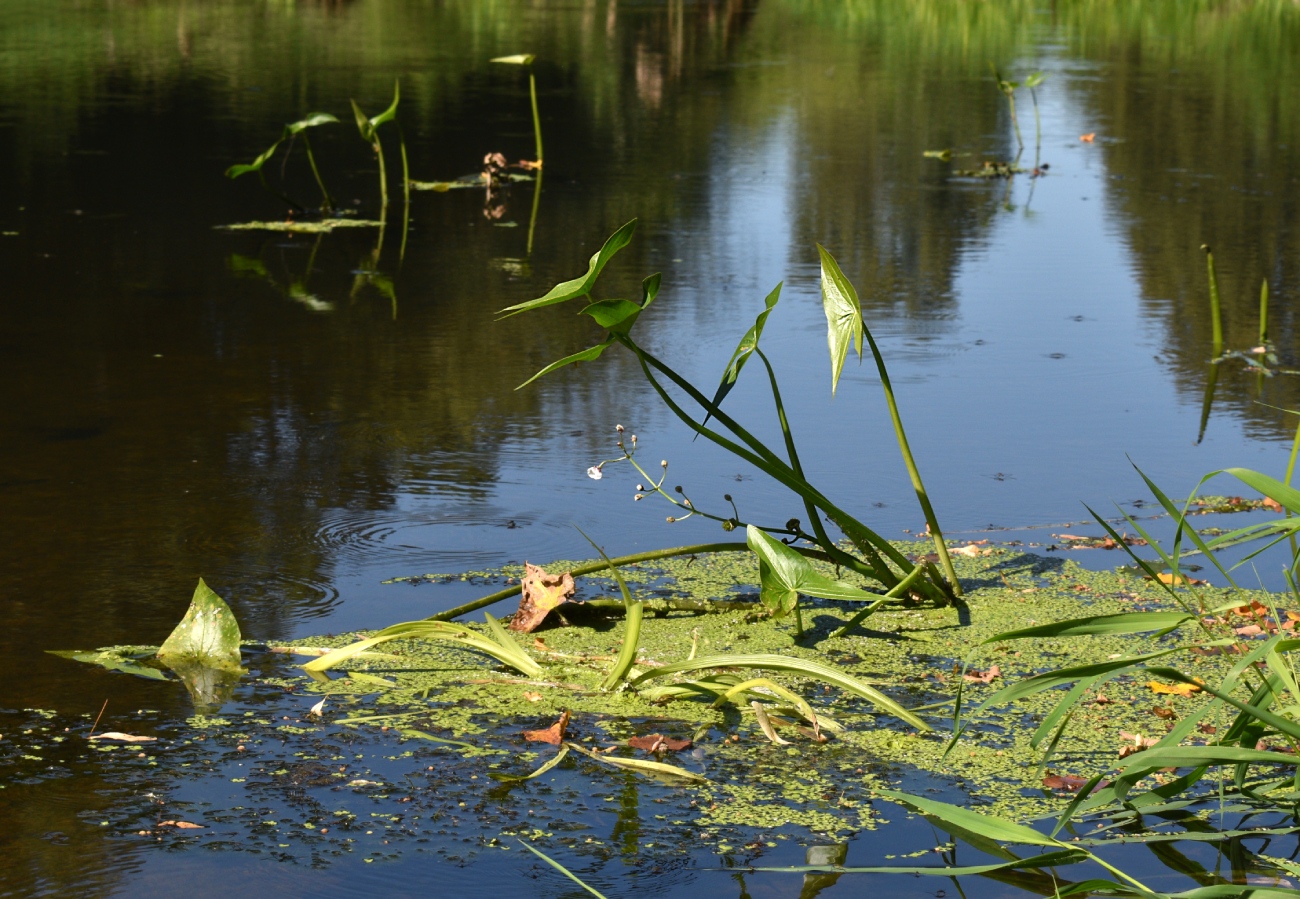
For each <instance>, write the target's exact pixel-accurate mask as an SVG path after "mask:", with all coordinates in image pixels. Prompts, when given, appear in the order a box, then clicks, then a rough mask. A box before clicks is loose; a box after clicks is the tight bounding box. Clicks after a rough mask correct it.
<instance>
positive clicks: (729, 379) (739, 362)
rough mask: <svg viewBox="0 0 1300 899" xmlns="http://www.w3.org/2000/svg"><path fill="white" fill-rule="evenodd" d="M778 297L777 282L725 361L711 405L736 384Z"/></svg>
mask: <svg viewBox="0 0 1300 899" xmlns="http://www.w3.org/2000/svg"><path fill="white" fill-rule="evenodd" d="M781 283H782V284H783V283H785V282H781ZM780 298H781V284H777V285H776V287H774V288H772V292H771V293H769V294H768V295H767V299H765V300H764V301H763V302H764V303H765V304H766V305H767V308H765V309H764V310H763V311H762V312H760V313H759V314H758V318H756V319H754V324H753V325H751V326H750V328H749V330H748V331H746V332H745V336H744V337H742V338H740V344H739V345H738V346H737V347H736V351H735V352H734V353H732V354H731V359H730V360H729V361H728V362H727V368H726V370H725V371H723V373H722V383H720V384H719V385H718V392H717V393H715V394H714V395H713V405H715V406H718V405H721V404H722V400H723V399H724V398H725V397H726V396H727V394H728V393H730V392H731V388H732V387H734V386H735V385H736V379H737V378H739V377H740V370H741V369H742V368H744V367H745V363H746V362H748V361H749V357H750V356H751V355H753V353H754V350H755V349H757V348H758V340H759V338H760V337H762V336H763V326H764V325H766V324H767V317H768V315H770V314H771V312H772V310H773V309H774V308H776V304H777V301H778V300H780ZM704 420H705V422H707V421H708V417H707V416H706V417H705V419H704Z"/></svg>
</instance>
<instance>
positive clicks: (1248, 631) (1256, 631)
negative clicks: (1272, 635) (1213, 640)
mask: <svg viewBox="0 0 1300 899" xmlns="http://www.w3.org/2000/svg"><path fill="white" fill-rule="evenodd" d="M1232 630H1233V633H1235V634H1236V635H1237V636H1239V637H1258V636H1259V635H1261V634H1262V633H1264V629H1263V628H1262V627H1260V626H1259V625H1258V624H1246V625H1243V626H1241V627H1234V628H1233V629H1232Z"/></svg>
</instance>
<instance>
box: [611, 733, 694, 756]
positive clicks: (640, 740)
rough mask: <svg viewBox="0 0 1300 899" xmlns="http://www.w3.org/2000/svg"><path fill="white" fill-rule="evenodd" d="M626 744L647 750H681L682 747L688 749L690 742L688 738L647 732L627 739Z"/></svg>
mask: <svg viewBox="0 0 1300 899" xmlns="http://www.w3.org/2000/svg"><path fill="white" fill-rule="evenodd" d="M627 745H629V746H631V747H632V748H633V749H644V750H646V751H647V752H665V751H666V752H681V751H682V750H683V749H690V748H691V745H692V744H691V741H690V740H677V739H674V738H672V737H665V736H664V735H663V734H647V735H646V736H644V737H632V738H631V739H630V740H628V741H627Z"/></svg>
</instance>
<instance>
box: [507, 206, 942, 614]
mask: <svg viewBox="0 0 1300 899" xmlns="http://www.w3.org/2000/svg"><path fill="white" fill-rule="evenodd" d="M635 228H636V221H635V220H633V221H631V222H628V223H627V224H626V225H624V226H623V227H622V228H620V229H618V231H616V232H615V233H614V234H613V235H611V236H610V238H609V239H608V240H606V241H605V244H604V246H602V247H601V249H600V250H599V251H598V252H597V253H596V254H595V255H593V256H592V257H591V259H590V261H589V263H588V269H587V272H586V274H584V275H582V276H580V277H577V278H574V279H572V280H570V281H565V282H563V283H561V284H558V285H556V286H555V287H554V288H552V289H551V290H550V291H549V292H548V293H546V294H545V295H544V296H542V297H539V298H537V299H535V300H530V301H528V302H526V303H520V304H517V305H515V306H511V307H508V308H506V309H503V310H502V311H501V317H503V318H504V317H508V316H512V315H517V314H519V313H522V312H530V311H533V310H536V309H539V308H542V307H545V306H551V305H555V304H558V303H563V302H567V301H569V300H574V299H583V300H586V301H587V305H586V306H585V308H584V309H583V310H582V311H583V313H584V314H586V315H589V316H590V317H591V318H592V319H593V320H594V321H595V322H596V323H597V324H598V325H600V326H601V327H602V328H604V329H605V330H606V335H607V336H606V338H605V340H603V341H602V342H601V343H599V344H597V345H596V346H593V347H590V348H588V349H586V350H582V351H580V352H578V353H574V354H573V355H571V356H567V357H565V358H563V359H559V360H557V361H555V362H553V363H551V364H550V365H548V366H546V367H545V368H544V369H542V370H541V371H540V372H538V373H537V374H536V375H534V376H533V377H532V378H530V379H529V380H528V381H526V382H525V384H524V385H520V386H525V385H527V384H529V383H531V382H532V381H534V380H536V379H537V378H540V377H542V376H544V375H547V374H550V373H552V372H554V371H556V370H558V369H560V368H563V367H565V366H567V365H570V364H572V363H574V362H580V361H594V360H595V359H597V358H599V356H600V355H601V354H602V353H604V351H605V350H606V349H608V348H609V347H611V346H613V345H614V344H619V345H621V346H623V347H625V348H626V349H628V350H629V351H630V352H632V353H633V354H634V355H635V357H636V359H637V361H638V362H639V363H640V365H641V370H642V373H643V374H644V376H645V377H646V380H647V381H649V383H650V385H651V386H652V387H653V388H654V390H655V392H656V393H658V394H659V396H660V398H661V399H662V400H663V401H664V403H665V404H666V405H667V406H668V407H669V409H671V410H672V412H673V413H674V414H675V415H677V416H678V418H680V419H681V420H682V421H683V422H684V423H686V424H687V426H688V427H690V428H691V429H692V430H693V431H695V432H696V434H698V435H701V436H703V437H705V438H706V439H708V440H710V441H712V442H714V443H716V444H718V445H719V446H721V447H723V448H724V449H727V450H728V451H730V452H732V453H733V454H735V455H736V456H738V457H739V458H741V459H744V460H745V461H747V462H749V463H750V464H752V465H754V466H755V467H756V468H758V469H759V470H760V471H763V472H764V473H765V474H767V475H769V476H771V477H772V478H773V479H775V480H776V481H777V482H778V483H780V484H782V485H784V486H785V487H787V488H788V489H789V490H791V491H792V492H793V493H794V494H795V495H796V496H797V497H798V498H799V499H800V500H801V502H802V504H803V508H804V512H805V514H806V515H807V520H808V524H809V529H810V530H805V529H804V527H803V526H802V523H801V522H800V521H798V520H797V519H791V520H789V521H787V522H786V523H785V524H784V525H775V524H769V525H764V526H751V525H750V524H749V523H747V522H743V521H741V520H740V518H739V516H738V515H736V514H731V515H717V514H713V513H708V512H705V511H704V510H702V509H700V508H699V507H697V506H696V505H695V504H694V503H692V502H691V501H690V500H689V499H688V498H685V495H684V493H683V491H682V490H681V489H680V488H676V490H675V492H677V493H678V494H680V495H682V496H683V497H684V498H683V500H681V501H677V500H675V499H673V498H672V497H671V496H670V495H669V494H668V493H667V491H664V490H663V485H662V478H661V479H660V481H659V483H657V484H655V491H656V492H658V493H660V494H661V495H663V496H665V497H667V498H669V500H670V501H672V502H674V504H676V505H678V506H679V507H680V508H683V509H685V510H686V511H687V516H689V515H702V516H704V517H706V518H713V519H714V520H717V521H718V522H719V523H721V524H722V526H723V527H724V529H726V530H733V529H735V528H736V527H740V526H742V525H744V526H746V533H747V537H748V539H747V541H746V542H747V544H748V546H749V547H750V549H751V550H752V551H754V552H755V553H756V554H758V555H759V558H760V566H759V573H760V579H761V582H762V586H763V593H762V596H763V600H764V602H765V603H766V604H767V605H768V607H769V608H770V609H771V610H772V611H773V613H774V614H777V615H784V614H789V613H791V612H793V613H794V614H795V615H796V623H797V625H798V624H799V623H800V618H799V617H798V615H799V612H798V609H799V606H798V595H799V593H800V592H802V593H805V594H807V595H814V596H822V597H824V598H828V599H841V600H843V599H849V598H850V597H851V598H853V599H857V600H870V601H875V600H878V599H880V596H879V595H878V594H870V593H866V592H865V591H862V590H860V589H858V588H854V587H851V586H850V585H847V584H843V583H842V582H838V581H836V582H827V581H828V579H826V578H824V577H823V576H821V575H819V574H817V573H816V572H815V571H814V569H813V568H812V566H811V565H810V563H809V562H808V560H807V559H806V558H805V557H804V556H803V555H802V554H801V553H798V552H794V551H792V550H791V549H790V547H788V546H784V545H782V546H781V549H780V550H777V549H776V548H775V545H776V544H777V543H778V541H775V540H772V539H771V538H770V537H769V536H768V535H770V534H775V535H778V536H780V537H782V538H783V539H784V540H787V541H788V542H790V543H794V542H800V541H802V542H806V543H809V544H811V545H812V548H813V551H814V552H815V553H816V555H817V557H820V558H825V559H827V560H829V561H831V562H833V563H834V564H836V565H837V566H840V567H842V568H845V569H848V570H850V571H853V572H855V573H857V574H859V575H862V576H864V577H867V578H869V579H871V580H874V581H876V582H878V583H879V584H881V585H882V586H883V587H884V588H885V590H890V589H892V588H895V587H897V586H898V585H899V584H900V583H901V582H902V581H903V580H904V579H905V578H907V577H908V575H909V574H911V573H912V572H913V570H914V568H915V567H916V566H914V565H913V564H912V563H911V562H909V561H908V560H907V558H906V557H905V556H903V554H902V553H901V552H899V550H898V549H897V548H896V547H894V546H893V544H891V543H890V542H889V541H887V540H885V539H884V538H883V537H881V536H880V535H879V534H877V533H876V532H874V531H873V530H871V529H870V528H868V527H867V526H866V525H865V524H863V523H862V522H860V521H859V520H858V519H856V518H854V517H853V516H852V515H850V514H849V513H848V512H846V511H845V510H843V509H841V508H840V507H839V506H837V505H836V504H835V503H834V502H833V501H832V500H831V499H830V498H829V497H827V496H826V495H825V494H824V493H822V492H821V491H820V490H818V489H817V488H816V487H814V486H813V485H812V484H811V483H809V481H808V480H807V478H806V477H805V476H804V473H803V468H802V465H801V464H800V461H799V455H798V451H797V449H796V447H795V440H794V436H793V434H792V433H791V430H790V427H789V422H788V420H787V418H786V415H785V407H784V405H783V403H782V400H781V394H780V389H779V386H778V384H777V378H776V373H775V371H774V369H773V368H772V365H771V363H770V361H769V360H768V359H767V357H766V355H764V353H763V352H762V350H761V349H760V348H759V345H758V344H759V339H760V338H761V336H762V331H763V328H764V326H765V324H766V321H767V318H768V316H769V315H770V313H771V312H772V309H773V308H774V307H775V306H776V304H777V302H778V300H779V297H780V285H778V286H777V287H776V288H775V289H774V290H773V291H772V292H771V293H770V294H769V295H768V297H767V300H766V304H765V305H766V308H765V309H764V310H763V311H762V312H761V313H760V314H759V316H758V318H757V319H756V320H755V322H754V325H753V326H752V327H751V328H750V329H749V330H748V331H747V332H746V334H745V335H744V337H742V338H741V341H740V344H739V345H738V346H737V348H736V351H735V352H734V353H733V354H732V358H731V360H730V362H729V363H728V365H727V367H726V369H725V370H724V372H723V376H722V380H721V382H720V384H719V385H718V387H717V389H716V391H715V392H714V396H713V398H712V399H709V398H708V397H707V396H706V395H705V394H704V393H702V392H701V391H700V390H699V389H698V388H696V387H695V386H694V385H693V384H691V383H690V382H688V381H687V380H686V379H685V378H683V377H682V376H681V375H680V374H678V373H677V371H676V370H675V369H673V368H672V367H671V366H670V365H668V364H667V363H665V362H663V361H661V360H660V359H658V358H657V357H655V356H654V355H653V354H651V353H649V352H648V351H647V350H645V348H643V347H642V346H641V345H640V344H639V343H637V342H636V340H635V339H634V338H633V336H632V329H633V326H634V325H635V323H636V321H637V319H638V318H639V317H640V315H641V313H642V312H644V311H645V310H646V309H647V308H649V306H650V304H651V303H653V302H654V300H655V298H656V296H657V295H658V293H659V288H660V276H659V275H657V274H656V275H651V276H650V277H648V278H646V279H645V280H644V281H643V282H642V299H641V302H640V303H636V302H633V301H630V300H594V299H593V298H592V291H593V289H594V287H595V285H596V281H597V279H598V277H599V276H600V273H601V271H602V270H603V269H604V267H605V266H606V265H607V264H608V263H609V261H610V260H611V259H612V258H613V256H614V255H615V254H616V253H617V252H618V251H619V250H621V249H622V248H623V247H625V246H626V245H627V244H628V242H629V241H630V240H631V238H632V234H633V232H634V230H635ZM818 250H819V253H820V256H821V264H822V301H823V307H824V309H825V312H826V317H827V340H828V345H829V349H830V357H831V390H832V392H834V391H835V390H836V388H837V387H838V384H839V378H840V373H841V371H842V370H843V366H844V361H845V359H846V358H847V356H848V352H849V349H850V348H851V347H856V349H857V351H858V356H859V359H860V358H861V357H862V354H863V351H864V349H865V347H866V346H870V348H871V353H872V356H873V358H874V359H875V361H876V366H877V370H878V372H879V374H880V377H881V383H882V387H883V389H884V392H885V398H886V401H887V403H888V406H889V410H890V417H891V420H892V423H893V426H894V431H895V434H896V436H897V438H898V443H899V449H900V451H901V453H902V455H903V459H904V463H905V464H906V466H907V469H908V474H909V476H910V477H911V479H912V484H913V487H914V489H915V491H916V494H917V499H918V502H919V503H920V505H921V508H922V511H923V513H924V514H925V517H926V521H927V523H928V525H929V528H930V533H931V535H932V537H933V539H934V541H935V548H936V551H937V553H938V556H939V559H940V564H941V565H942V566H943V568H944V574H946V575H947V579H946V581H945V578H944V574H940V573H939V571H938V569H936V568H935V567H934V566H933V565H932V564H929V563H922V564H923V567H924V569H925V572H926V574H925V576H924V577H918V578H917V579H916V580H915V582H914V584H913V587H912V589H913V590H914V591H915V592H917V593H918V594H920V595H924V596H928V597H929V598H931V599H934V600H937V601H946V600H947V597H948V596H949V595H950V593H957V592H959V591H960V585H959V584H958V583H957V578H956V574H955V572H954V571H953V568H952V563H951V560H950V559H949V558H948V552H947V546H946V544H945V543H944V540H943V536H942V532H941V531H940V528H939V524H938V521H937V518H936V516H935V514H934V509H933V507H932V506H931V504H930V501H929V497H928V495H927V493H926V491H925V487H924V484H923V483H922V482H921V477H920V472H919V471H918V469H917V467H916V464H915V460H914V459H913V458H912V454H911V450H910V448H909V446H908V443H907V435H906V433H905V431H904V429H903V424H902V419H901V416H900V414H899V410H898V405H897V402H896V400H895V398H894V393H893V388H892V385H891V383H890V380H889V374H888V371H887V370H886V367H885V363H884V359H883V357H882V356H881V354H880V350H879V347H877V346H876V343H875V340H874V338H873V337H872V335H871V332H870V331H869V330H868V329H866V328H865V326H864V324H863V321H862V307H861V302H860V301H859V299H858V295H857V292H856V291H855V290H854V288H853V285H852V284H851V283H849V281H848V279H847V278H846V277H845V276H844V274H843V272H842V271H840V268H839V266H838V264H836V262H835V260H834V258H833V257H832V256H831V254H830V253H829V252H827V251H826V250H825V249H824V248H821V247H819V248H818ZM751 357H757V358H758V359H760V360H761V361H762V362H763V365H764V368H765V370H766V372H767V374H768V381H769V384H770V387H771V391H772V397H773V401H774V403H775V407H776V409H775V411H776V415H777V420H778V423H779V425H780V427H781V433H782V436H783V438H784V444H785V446H784V449H785V453H786V458H782V457H781V456H780V455H779V454H778V453H776V452H775V451H773V450H772V449H771V448H770V447H768V446H767V445H766V444H765V443H763V442H762V441H761V440H759V439H758V438H757V437H755V436H754V435H753V434H752V433H751V432H750V431H749V430H748V429H746V428H745V427H744V426H743V425H741V424H740V423H739V422H737V421H736V420H735V419H733V418H732V417H731V416H730V415H728V414H727V413H726V412H724V411H723V409H722V408H721V403H722V402H723V400H724V399H725V398H726V396H727V394H728V393H729V392H730V390H731V388H732V386H733V385H734V384H735V383H736V380H737V378H738V377H739V375H740V373H741V371H742V370H743V368H744V367H745V364H746V363H747V362H748V361H749V359H750V358H751ZM669 385H671V386H673V387H676V388H677V389H678V390H680V391H681V392H682V393H684V394H685V395H686V396H687V397H688V398H689V401H690V403H692V404H694V405H695V406H696V407H698V409H699V410H700V412H699V414H700V420H698V421H697V420H696V418H695V417H694V416H692V415H691V414H690V413H688V412H687V411H686V409H685V408H683V406H682V405H681V404H680V403H679V402H678V401H677V400H676V399H674V398H673V396H672V395H671V394H670V393H669V392H668V389H667V388H668V386H669ZM710 421H716V422H717V423H718V424H719V425H720V426H721V427H722V428H723V429H725V431H727V432H729V433H730V434H731V435H732V436H731V437H728V436H725V435H724V434H722V433H719V432H718V431H717V430H715V429H713V428H710V427H709V422H710ZM733 438H734V439H733ZM619 447H620V449H622V450H623V451H624V455H623V457H622V458H626V459H629V460H631V459H632V458H633V456H634V442H633V448H632V451H629V448H628V447H627V446H626V445H625V444H624V441H623V440H622V439H620V441H619ZM614 461H622V459H619V460H614ZM601 464H602V466H603V465H604V464H608V463H601ZM634 464H635V463H634ZM599 468H600V467H599V466H597V467H596V470H597V471H599ZM641 473H642V474H643V476H645V472H644V470H643V469H642V470H641ZM733 513H734V507H733ZM683 517H686V516H683ZM823 518H824V519H825V520H827V521H830V522H831V524H832V525H834V526H836V527H838V528H839V529H840V531H841V532H843V534H844V535H845V536H846V537H847V538H848V539H849V541H850V543H851V544H852V545H853V547H854V549H855V551H856V554H855V552H849V551H847V550H845V549H843V548H841V546H840V545H839V544H838V543H837V542H836V541H835V540H834V539H833V538H832V537H831V536H830V534H829V532H828V531H827V528H826V524H825V521H824V520H823ZM799 630H800V631H802V627H801V626H799Z"/></svg>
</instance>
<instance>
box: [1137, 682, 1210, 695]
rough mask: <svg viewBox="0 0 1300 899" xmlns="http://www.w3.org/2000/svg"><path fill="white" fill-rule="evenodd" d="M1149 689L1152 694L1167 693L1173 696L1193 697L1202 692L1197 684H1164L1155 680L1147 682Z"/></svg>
mask: <svg viewBox="0 0 1300 899" xmlns="http://www.w3.org/2000/svg"><path fill="white" fill-rule="evenodd" d="M1147 688H1148V689H1149V690H1150V691H1151V692H1152V693H1167V694H1169V695H1171V696H1191V695H1192V694H1193V693H1199V692H1201V688H1200V687H1198V686H1196V684H1164V683H1161V682H1160V681H1155V680H1151V681H1147Z"/></svg>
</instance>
